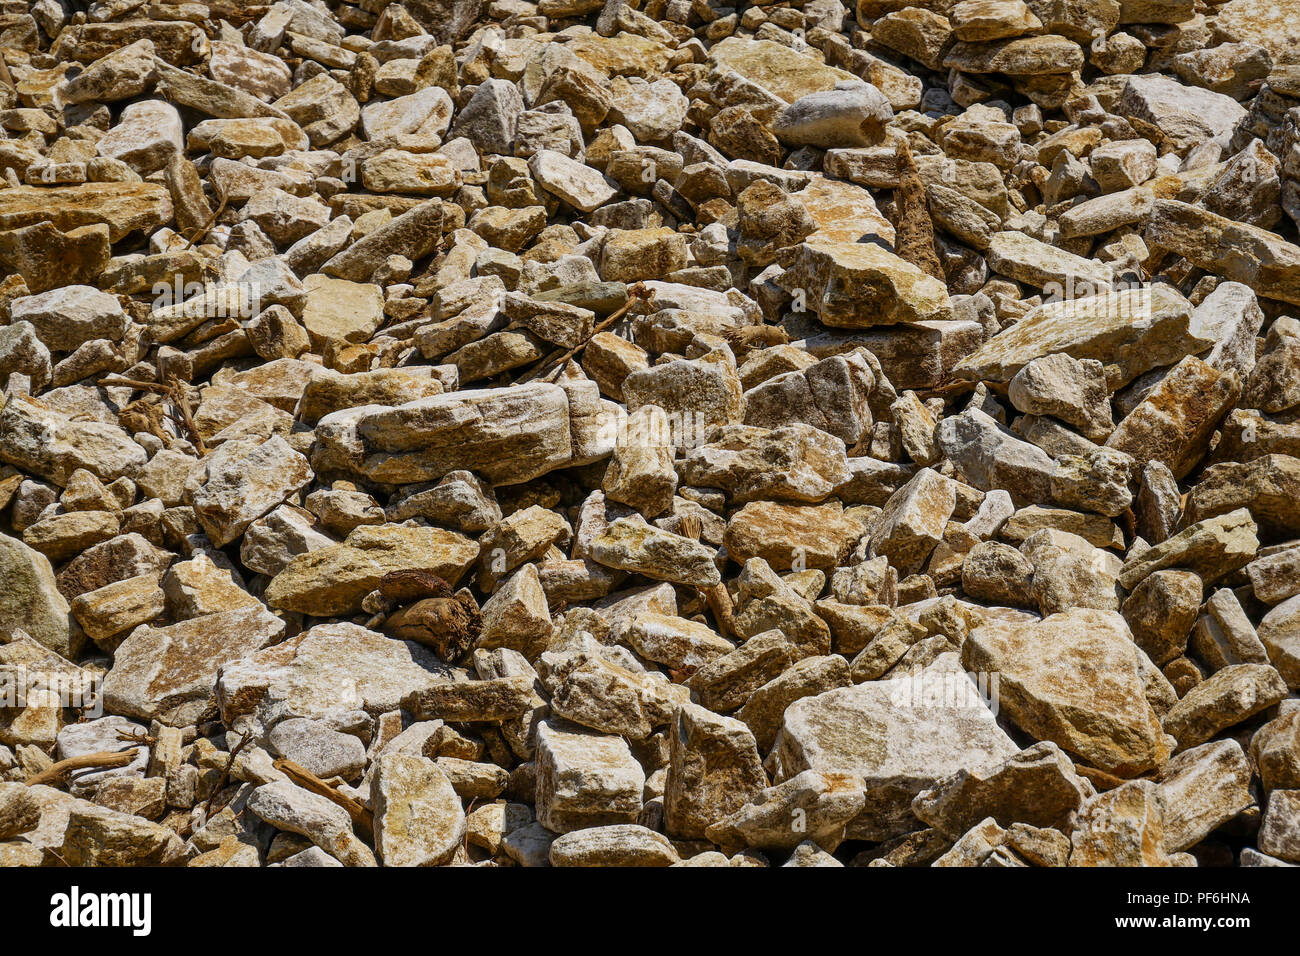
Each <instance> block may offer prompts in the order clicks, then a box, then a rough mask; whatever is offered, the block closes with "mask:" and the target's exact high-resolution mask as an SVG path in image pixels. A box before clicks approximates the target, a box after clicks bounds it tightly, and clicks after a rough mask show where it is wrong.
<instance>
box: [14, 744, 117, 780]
mask: <svg viewBox="0 0 1300 956" xmlns="http://www.w3.org/2000/svg"><path fill="white" fill-rule="evenodd" d="M139 752H140V750H139V748H138V747H132V748H131V749H130V750H106V751H101V752H99V753H93V754H82V755H81V756H80V757H68V758H66V759H64V760H60V761H59V762H58V763H56V764H53V765H52V766H50V767H47V768H46V769H44V770H42V771H41V772H40V773H38V774H35V775H34V776H31V777H28V778H27V786H29V787H35V786H37V785H38V784H47V785H48V784H54V783H59V782H61V781H62V780H63V779H64V777H66V776H67V775H68V774H70V773H72V772H73V771H76V770H90V769H91V768H99V769H104V770H107V769H109V768H112V767H125V766H126V765H127V764H129V763H130V762H131V761H132V760H134V759H135V755H136V754H137V753H139Z"/></svg>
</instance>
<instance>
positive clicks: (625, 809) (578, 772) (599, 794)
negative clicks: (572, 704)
mask: <svg viewBox="0 0 1300 956" xmlns="http://www.w3.org/2000/svg"><path fill="white" fill-rule="evenodd" d="M644 787H645V772H644V771H643V770H642V769H641V766H640V765H639V764H638V763H637V762H636V761H635V760H634V759H632V754H631V752H630V751H629V750H628V747H627V743H626V742H624V740H623V739H622V738H621V737H611V736H606V735H603V734H595V733H591V732H589V731H583V730H581V729H578V728H573V729H567V728H564V727H561V726H557V725H555V724H553V723H551V722H549V721H547V722H543V723H542V724H540V725H539V726H538V728H537V796H536V801H537V819H538V821H539V822H540V823H541V824H542V825H543V826H545V827H546V828H547V829H548V830H551V831H552V832H555V833H570V832H572V831H574V830H584V829H586V828H588V827H600V826H609V825H613V824H620V823H632V822H634V821H635V820H636V818H637V815H638V814H639V813H640V811H641V800H642V791H643V789H644Z"/></svg>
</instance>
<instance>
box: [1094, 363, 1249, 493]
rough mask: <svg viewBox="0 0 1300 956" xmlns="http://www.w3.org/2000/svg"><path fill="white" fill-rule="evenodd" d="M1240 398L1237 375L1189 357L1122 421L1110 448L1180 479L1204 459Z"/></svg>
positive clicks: (1109, 445)
mask: <svg viewBox="0 0 1300 956" xmlns="http://www.w3.org/2000/svg"><path fill="white" fill-rule="evenodd" d="M1240 394H1241V385H1240V383H1239V382H1238V380H1237V378H1236V376H1235V375H1233V374H1232V373H1222V372H1219V371H1217V370H1215V369H1214V368H1212V367H1211V366H1209V365H1207V364H1206V363H1204V362H1202V361H1201V360H1200V359H1198V358H1195V357H1193V356H1190V355H1189V356H1188V357H1187V358H1185V359H1183V360H1182V361H1181V362H1179V363H1178V364H1177V365H1176V366H1174V368H1173V370H1172V371H1170V372H1169V374H1168V375H1166V376H1165V377H1164V378H1163V379H1162V380H1161V382H1160V384H1159V385H1157V386H1156V387H1155V388H1153V389H1152V390H1151V391H1150V393H1148V394H1147V396H1146V398H1144V399H1143V400H1142V401H1141V403H1139V404H1138V406H1137V407H1136V408H1134V409H1133V411H1131V412H1129V414H1128V415H1126V416H1125V417H1124V419H1123V420H1122V421H1121V422H1120V423H1119V425H1117V426H1116V428H1115V431H1114V432H1113V433H1112V434H1111V436H1110V438H1109V439H1107V441H1106V445H1107V447H1109V448H1115V449H1117V450H1119V451H1122V452H1124V453H1126V454H1128V455H1132V456H1133V457H1134V458H1135V459H1137V460H1140V461H1160V462H1163V463H1164V464H1165V465H1168V466H1169V470H1170V471H1172V472H1173V474H1174V477H1175V478H1182V477H1184V476H1185V475H1186V474H1187V473H1188V472H1189V471H1191V470H1192V468H1193V467H1194V466H1195V465H1196V463H1197V462H1198V461H1199V460H1200V459H1201V457H1202V456H1203V455H1204V454H1205V449H1206V447H1207V445H1208V444H1209V440H1210V436H1211V434H1212V433H1213V431H1214V429H1215V427H1216V426H1217V425H1218V423H1219V420H1220V419H1221V418H1222V417H1223V416H1224V415H1225V414H1227V412H1228V410H1229V409H1230V408H1231V407H1232V406H1233V405H1234V404H1236V401H1237V398H1238V397H1239V396H1240Z"/></svg>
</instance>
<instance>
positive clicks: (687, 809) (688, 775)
mask: <svg viewBox="0 0 1300 956" xmlns="http://www.w3.org/2000/svg"><path fill="white" fill-rule="evenodd" d="M766 786H767V775H766V774H765V773H764V772H763V765H762V761H761V759H760V758H759V756H758V747H757V745H756V744H755V742H754V735H753V734H752V733H751V732H750V730H749V728H748V727H746V726H745V725H744V724H743V723H741V722H740V721H738V720H735V719H733V718H730V717H722V716H719V715H717V714H714V713H712V712H711V711H709V710H707V709H706V708H703V707H699V706H696V705H695V704H683V705H682V706H681V707H680V708H678V710H677V715H676V717H675V718H674V720H673V726H672V728H671V731H670V735H669V738H668V779H667V782H666V783H665V790H664V826H665V828H666V829H667V831H668V832H669V833H671V834H673V835H674V836H677V837H679V838H683V839H698V838H700V837H702V836H704V833H705V830H707V829H708V828H709V827H710V826H712V825H713V824H714V823H716V822H718V821H719V820H721V819H722V818H723V817H725V816H728V815H729V814H731V813H732V812H734V811H735V810H736V809H738V808H739V807H741V806H743V805H744V804H745V803H747V802H748V801H749V799H750V798H751V797H753V796H754V795H755V794H757V793H758V792H759V791H760V790H762V789H764V788H765V787H766Z"/></svg>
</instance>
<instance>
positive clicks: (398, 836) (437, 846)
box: [371, 754, 465, 866]
mask: <svg viewBox="0 0 1300 956" xmlns="http://www.w3.org/2000/svg"><path fill="white" fill-rule="evenodd" d="M371 791H372V796H371V800H372V802H373V805H374V812H375V852H376V854H377V855H378V857H379V859H380V860H381V861H383V864H384V865H385V866H441V865H443V864H444V863H446V862H447V861H448V860H450V859H451V857H452V855H453V854H454V853H455V852H456V850H457V849H458V848H460V846H461V844H462V843H463V842H464V839H465V811H464V810H463V809H462V808H461V803H460V797H458V796H457V795H456V792H455V790H453V789H452V786H451V781H449V780H448V779H447V775H446V774H444V773H443V772H442V771H441V770H440V769H438V765H437V764H435V763H434V762H433V761H432V760H429V759H427V758H425V757H418V756H411V755H407V754H384V755H382V756H380V757H379V759H378V760H376V761H375V772H374V777H373V780H372V782H371Z"/></svg>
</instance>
